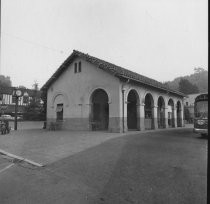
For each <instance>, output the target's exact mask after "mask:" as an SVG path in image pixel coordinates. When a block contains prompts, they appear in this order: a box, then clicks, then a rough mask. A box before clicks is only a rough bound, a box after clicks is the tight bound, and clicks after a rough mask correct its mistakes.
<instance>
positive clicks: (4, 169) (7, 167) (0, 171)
mask: <svg viewBox="0 0 210 204" xmlns="http://www.w3.org/2000/svg"><path fill="white" fill-rule="evenodd" d="M14 165H15V164H10V165H8V166H6V167H5V168H3V169H2V170H0V173H2V172H4V171H6V170H7V169H9V168H10V167H12V166H14Z"/></svg>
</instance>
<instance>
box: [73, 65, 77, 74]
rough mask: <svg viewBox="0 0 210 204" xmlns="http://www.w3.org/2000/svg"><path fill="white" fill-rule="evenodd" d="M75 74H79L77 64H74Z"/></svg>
mask: <svg viewBox="0 0 210 204" xmlns="http://www.w3.org/2000/svg"><path fill="white" fill-rule="evenodd" d="M74 73H77V63H74Z"/></svg>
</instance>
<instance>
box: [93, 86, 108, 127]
mask: <svg viewBox="0 0 210 204" xmlns="http://www.w3.org/2000/svg"><path fill="white" fill-rule="evenodd" d="M108 101H109V99H108V95H107V93H106V92H105V91H104V90H103V89H97V90H95V91H94V92H93V93H92V96H91V104H92V108H91V117H90V118H91V119H90V123H91V129H92V130H108V126H109V104H108Z"/></svg>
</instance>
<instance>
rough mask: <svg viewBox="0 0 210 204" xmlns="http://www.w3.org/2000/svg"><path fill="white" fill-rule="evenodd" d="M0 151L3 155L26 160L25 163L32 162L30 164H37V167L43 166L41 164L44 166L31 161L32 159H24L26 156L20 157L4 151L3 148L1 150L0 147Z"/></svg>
mask: <svg viewBox="0 0 210 204" xmlns="http://www.w3.org/2000/svg"><path fill="white" fill-rule="evenodd" d="M0 153H2V154H5V155H7V156H9V157H12V158H15V159H18V160H20V161H24V162H27V163H29V164H32V165H34V166H38V167H43V166H44V165H43V164H39V163H37V162H34V161H32V160H29V159H26V158H23V157H20V156H17V155H14V154H11V153H9V152H6V151H4V150H2V149H0Z"/></svg>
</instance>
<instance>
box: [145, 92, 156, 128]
mask: <svg viewBox="0 0 210 204" xmlns="http://www.w3.org/2000/svg"><path fill="white" fill-rule="evenodd" d="M153 107H154V100H153V97H152V95H151V94H147V95H146V96H145V106H144V112H145V113H144V114H145V120H144V125H145V129H146V130H151V129H153V128H154V111H153Z"/></svg>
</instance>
